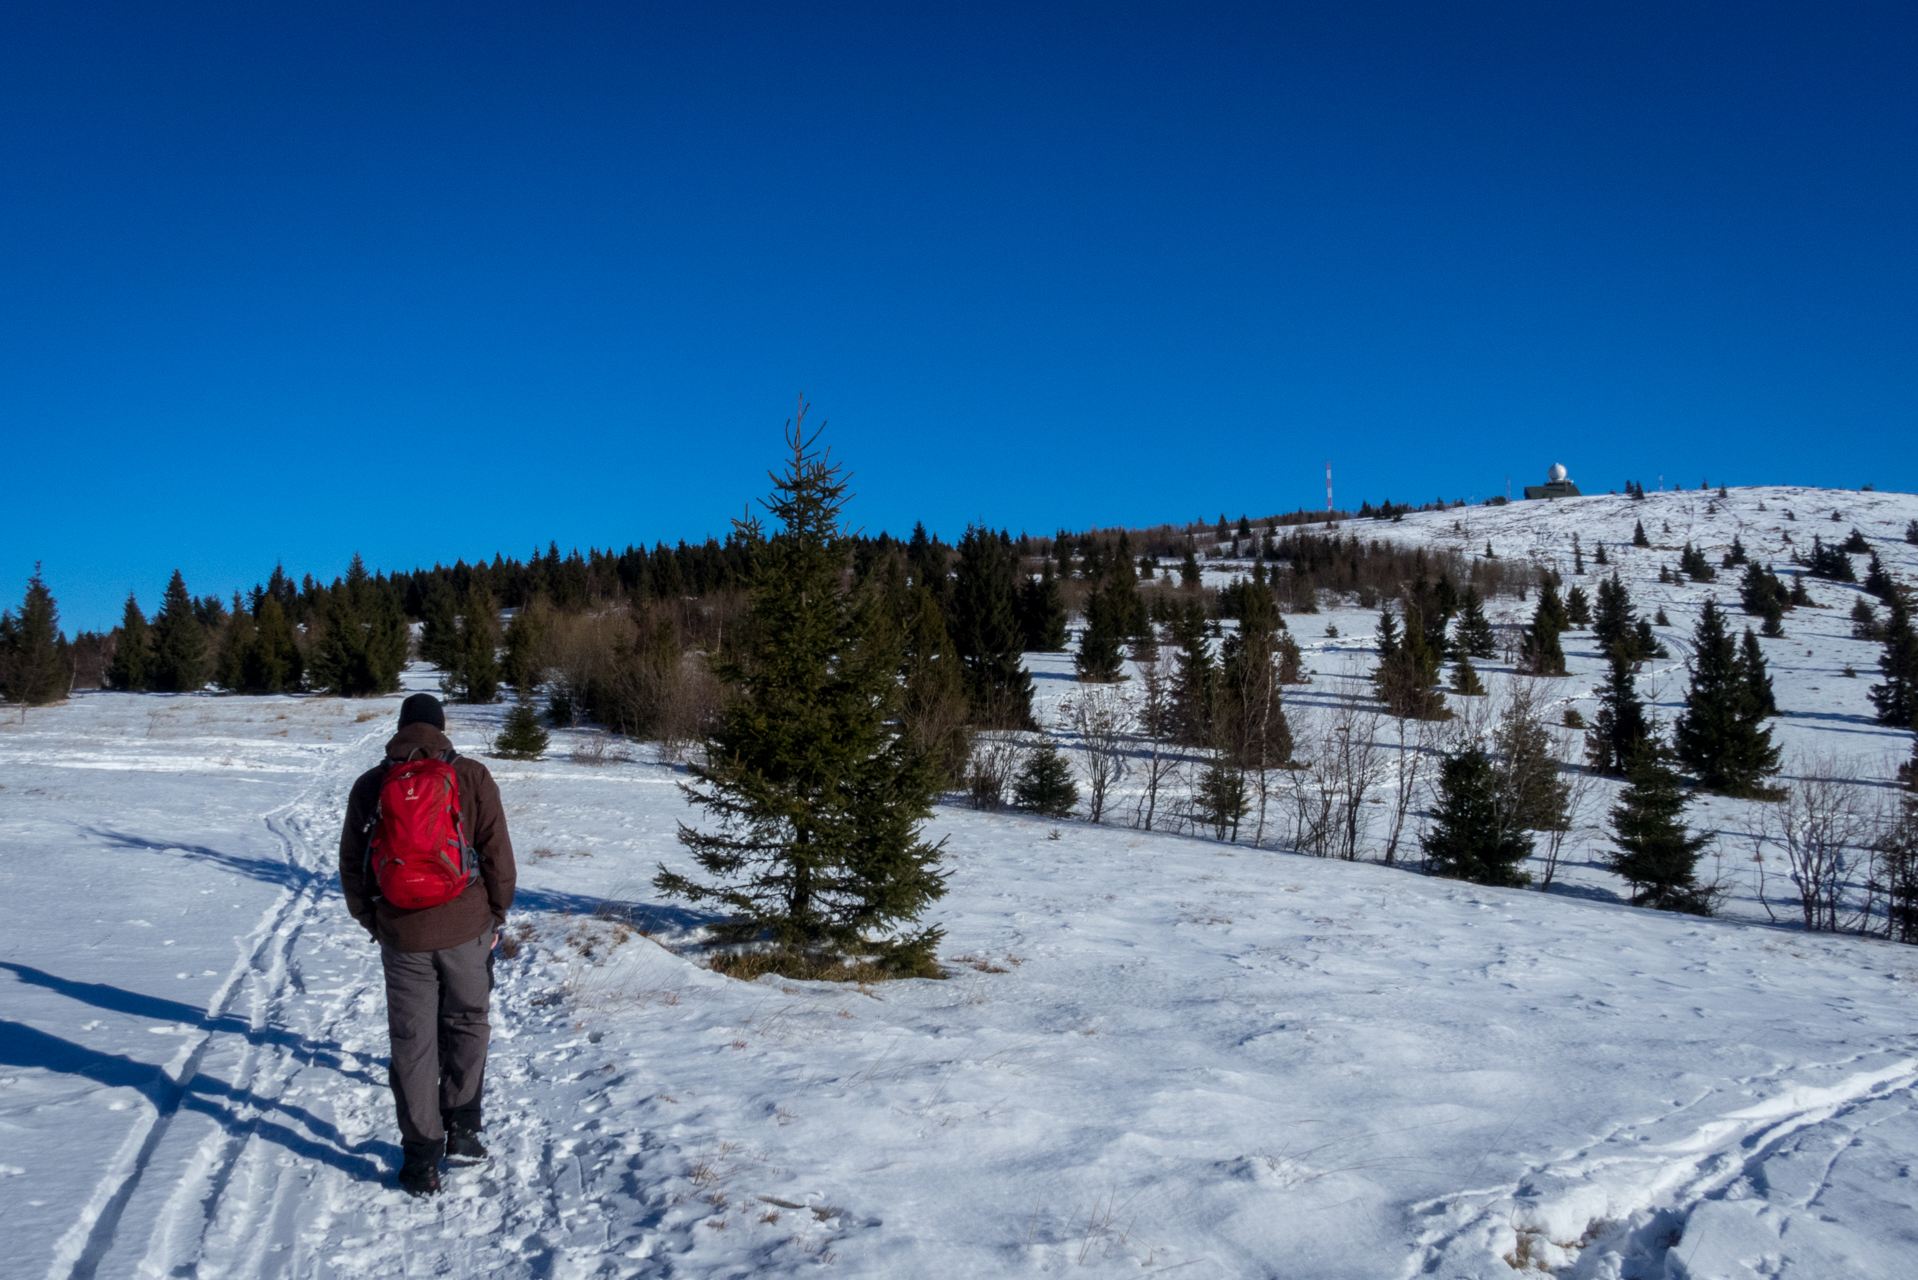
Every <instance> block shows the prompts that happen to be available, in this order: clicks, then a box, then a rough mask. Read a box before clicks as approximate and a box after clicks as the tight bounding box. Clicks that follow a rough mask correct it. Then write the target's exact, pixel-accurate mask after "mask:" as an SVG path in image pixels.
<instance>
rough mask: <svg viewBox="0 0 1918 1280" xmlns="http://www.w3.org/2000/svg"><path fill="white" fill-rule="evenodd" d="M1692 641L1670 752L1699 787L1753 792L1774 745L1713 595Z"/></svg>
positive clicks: (1766, 771) (1774, 757) (1773, 756)
mask: <svg viewBox="0 0 1918 1280" xmlns="http://www.w3.org/2000/svg"><path fill="white" fill-rule="evenodd" d="M1692 645H1693V653H1692V661H1691V668H1692V672H1691V674H1692V680H1691V687H1690V688H1689V689H1688V690H1687V691H1686V693H1685V711H1684V713H1683V714H1682V715H1680V716H1679V717H1678V723H1677V724H1676V725H1675V726H1674V727H1673V732H1672V743H1673V748H1674V751H1675V754H1676V755H1677V758H1678V760H1679V762H1680V763H1682V764H1683V765H1684V766H1685V767H1686V768H1687V769H1690V770H1691V771H1692V775H1693V776H1694V777H1696V778H1697V779H1698V783H1699V785H1700V786H1702V787H1705V788H1708V789H1709V790H1712V791H1719V792H1723V793H1724V794H1726V795H1732V796H1750V795H1753V794H1756V793H1757V792H1758V791H1759V789H1760V788H1761V786H1762V785H1763V780H1764V779H1765V778H1766V777H1768V776H1770V775H1771V774H1774V773H1777V772H1778V748H1777V747H1776V746H1774V745H1773V744H1772V740H1771V730H1770V729H1768V728H1766V727H1765V711H1764V708H1763V707H1762V706H1761V705H1759V703H1758V701H1757V700H1756V699H1755V698H1754V697H1753V696H1752V686H1751V681H1750V679H1749V673H1748V672H1747V671H1746V670H1745V663H1744V659H1743V658H1741V657H1740V656H1739V652H1738V644H1737V642H1736V641H1734V640H1733V639H1732V638H1731V635H1730V633H1729V632H1727V630H1726V628H1725V614H1724V612H1723V611H1722V610H1721V609H1719V607H1718V602H1717V601H1716V600H1710V599H1708V600H1706V601H1705V607H1704V609H1703V610H1701V611H1700V613H1699V615H1698V626H1697V627H1696V628H1695V629H1694V630H1693V632H1692Z"/></svg>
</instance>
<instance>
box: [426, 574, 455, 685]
mask: <svg viewBox="0 0 1918 1280" xmlns="http://www.w3.org/2000/svg"><path fill="white" fill-rule="evenodd" d="M420 621H421V625H420V661H422V662H426V663H431V664H432V665H433V666H436V667H439V668H440V669H441V670H445V669H447V668H449V667H451V666H452V665H453V664H454V663H455V662H457V661H459V646H460V620H459V599H458V597H457V595H456V594H455V593H454V591H453V584H452V583H450V582H448V581H447V580H446V579H445V578H442V577H439V576H437V575H435V577H434V578H433V580H432V581H431V582H430V583H428V584H427V587H426V603H425V605H424V607H423V609H422V611H421V615H420Z"/></svg>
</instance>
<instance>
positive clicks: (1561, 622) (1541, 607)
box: [1522, 578, 1568, 676]
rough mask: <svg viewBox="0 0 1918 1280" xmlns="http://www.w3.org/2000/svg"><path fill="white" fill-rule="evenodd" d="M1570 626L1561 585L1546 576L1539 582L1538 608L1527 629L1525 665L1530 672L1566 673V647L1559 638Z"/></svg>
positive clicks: (1553, 674) (1523, 663) (1551, 674)
mask: <svg viewBox="0 0 1918 1280" xmlns="http://www.w3.org/2000/svg"><path fill="white" fill-rule="evenodd" d="M1567 625H1568V619H1567V618H1566V616H1565V605H1564V603H1563V602H1562V601H1560V600H1559V598H1558V588H1557V587H1556V586H1555V585H1553V583H1552V581H1551V580H1550V579H1549V578H1547V579H1546V581H1544V582H1542V583H1540V584H1539V589H1538V607H1537V608H1536V609H1535V610H1533V612H1532V625H1531V626H1529V627H1527V628H1526V629H1525V645H1524V653H1523V659H1522V665H1523V667H1524V669H1525V670H1526V671H1527V672H1529V673H1530V674H1532V675H1535V676H1562V675H1564V674H1565V649H1564V647H1563V646H1562V645H1560V644H1559V641H1558V637H1559V635H1560V634H1561V633H1562V632H1563V631H1564V630H1565V629H1566V626H1567Z"/></svg>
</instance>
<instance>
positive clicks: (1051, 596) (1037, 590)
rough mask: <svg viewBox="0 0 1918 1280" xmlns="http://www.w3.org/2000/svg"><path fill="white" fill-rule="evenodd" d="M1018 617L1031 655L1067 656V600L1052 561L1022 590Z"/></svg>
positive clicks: (1029, 579)
mask: <svg viewBox="0 0 1918 1280" xmlns="http://www.w3.org/2000/svg"><path fill="white" fill-rule="evenodd" d="M1019 614H1020V617H1019V621H1020V625H1021V627H1022V628H1023V629H1024V631H1025V635H1026V649H1027V651H1028V652H1031V653H1063V652H1065V648H1066V641H1067V638H1068V633H1067V631H1066V600H1065V595H1064V593H1063V592H1061V591H1060V590H1059V580H1058V579H1057V578H1055V577H1053V575H1052V561H1050V560H1048V561H1046V562H1045V563H1044V565H1043V566H1042V567H1041V569H1040V573H1039V576H1038V577H1037V578H1028V579H1026V583H1025V585H1024V586H1022V587H1021V588H1019Z"/></svg>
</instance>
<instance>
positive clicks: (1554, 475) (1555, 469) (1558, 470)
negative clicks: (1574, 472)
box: [1545, 462, 1565, 484]
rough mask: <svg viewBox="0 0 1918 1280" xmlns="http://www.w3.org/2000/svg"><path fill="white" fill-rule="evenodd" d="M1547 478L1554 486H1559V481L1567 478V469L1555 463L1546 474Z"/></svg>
mask: <svg viewBox="0 0 1918 1280" xmlns="http://www.w3.org/2000/svg"><path fill="white" fill-rule="evenodd" d="M1545 478H1546V479H1547V480H1549V481H1551V482H1552V483H1553V484H1557V483H1558V482H1559V481H1561V480H1563V479H1564V478H1565V468H1564V467H1562V466H1560V465H1559V464H1558V463H1556V462H1554V463H1553V464H1552V469H1551V470H1550V471H1547V472H1546V473H1545Z"/></svg>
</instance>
